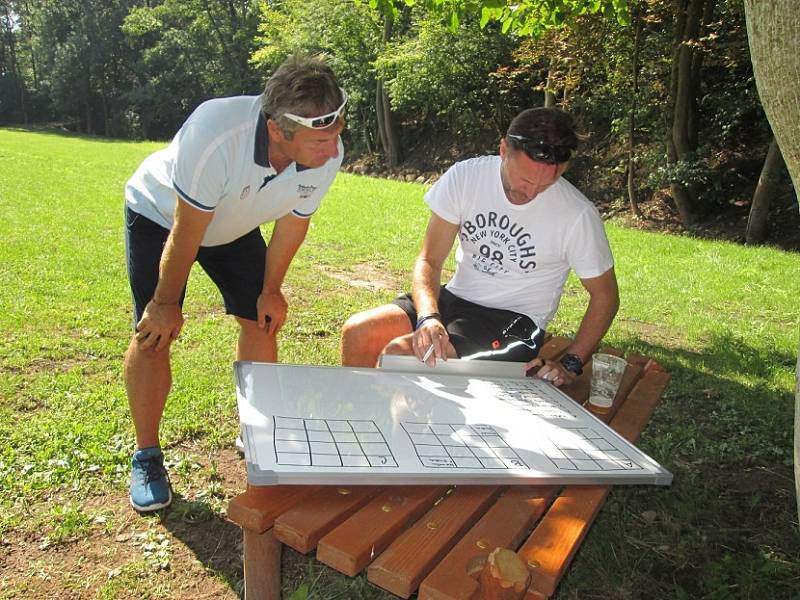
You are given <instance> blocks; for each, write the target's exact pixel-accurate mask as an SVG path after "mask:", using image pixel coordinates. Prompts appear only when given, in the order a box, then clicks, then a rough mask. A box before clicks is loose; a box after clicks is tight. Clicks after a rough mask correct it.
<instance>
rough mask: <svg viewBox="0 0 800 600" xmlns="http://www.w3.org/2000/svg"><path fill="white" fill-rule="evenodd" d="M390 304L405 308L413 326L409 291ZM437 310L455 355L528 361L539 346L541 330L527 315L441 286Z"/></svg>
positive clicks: (415, 320)
mask: <svg viewBox="0 0 800 600" xmlns="http://www.w3.org/2000/svg"><path fill="white" fill-rule="evenodd" d="M392 303H393V304H396V305H397V306H399V307H400V308H402V309H403V310H404V311H405V313H406V314H407V315H408V318H409V320H410V321H411V327H412V328H413V327H414V326H415V325H416V323H417V310H416V309H415V308H414V301H413V299H412V298H411V294H404V295H402V296H400V297H398V298H396V299H395V300H393V301H392ZM439 313H440V314H441V315H442V323H443V324H444V326H445V329H447V333H448V335H449V336H450V343H451V344H453V347H454V348H455V349H456V354H458V356H459V358H469V359H481V360H507V361H511V362H528V361H530V360H533V359H534V358H536V356H537V355H538V354H539V351H540V350H541V349H542V343H543V341H544V336H545V331H544V329H540V328H539V327H537V326H536V323H534V322H533V320H532V319H531V318H530V317H528V316H526V315H523V314H521V313H518V312H514V311H511V310H503V309H500V308H489V307H488V306H481V305H480V304H475V303H474V302H470V301H468V300H464V299H463V298H459V297H458V296H456V295H455V294H453V293H452V292H450V291H449V290H448V289H447V288H446V287H445V286H442V287H441V289H440V291H439Z"/></svg>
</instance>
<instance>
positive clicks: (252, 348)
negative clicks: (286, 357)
mask: <svg viewBox="0 0 800 600" xmlns="http://www.w3.org/2000/svg"><path fill="white" fill-rule="evenodd" d="M236 321H237V322H238V323H239V341H238V343H237V344H236V360H254V361H259V362H276V361H277V360H278V341H277V340H276V339H275V336H274V335H270V334H269V333H267V330H266V329H261V328H260V327H259V326H258V322H257V321H252V320H250V319H244V318H242V317H236Z"/></svg>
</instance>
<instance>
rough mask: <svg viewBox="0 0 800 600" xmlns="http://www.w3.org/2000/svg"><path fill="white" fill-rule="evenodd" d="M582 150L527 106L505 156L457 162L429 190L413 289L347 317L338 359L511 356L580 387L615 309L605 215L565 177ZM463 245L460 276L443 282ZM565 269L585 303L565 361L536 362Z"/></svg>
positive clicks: (558, 118) (562, 122)
mask: <svg viewBox="0 0 800 600" xmlns="http://www.w3.org/2000/svg"><path fill="white" fill-rule="evenodd" d="M577 145H578V137H577V135H576V133H575V128H574V124H573V121H572V118H571V117H570V116H569V115H568V114H566V113H565V112H563V111H561V110H559V109H555V108H535V109H528V110H525V111H523V112H522V113H520V114H519V115H517V117H515V118H514V120H513V121H512V122H511V125H510V126H509V129H508V133H507V134H506V136H505V137H504V138H503V139H502V140H501V141H500V156H483V157H480V158H473V159H470V160H465V161H462V162H459V163H456V164H455V165H453V166H452V167H451V168H450V169H449V170H448V171H447V172H446V173H445V174H444V175H443V176H442V178H441V179H440V180H439V181H437V182H436V184H435V185H434V186H433V187H432V188H431V189H430V190H429V191H428V192H427V194H426V195H425V201H426V202H427V204H428V205H429V206H430V208H431V211H432V214H431V217H430V221H429V222H428V228H427V231H426V233H425V238H424V240H423V242H422V249H421V250H420V253H419V255H418V257H417V260H416V264H415V267H414V273H413V276H412V293H411V294H407V295H405V296H401V297H400V298H398V299H396V300H395V301H394V302H393V303H392V304H387V305H384V306H380V307H378V308H374V309H372V310H368V311H365V312H362V313H358V314H356V315H353V316H352V317H350V319H348V321H347V322H346V323H345V325H344V328H343V330H342V364H343V365H346V366H360V367H374V366H375V365H376V362H377V359H378V357H379V356H380V355H381V354H406V355H415V356H416V357H417V358H418V359H419V360H422V361H425V362H426V363H427V364H429V365H431V366H433V365H434V364H435V362H436V360H437V359H442V360H446V359H447V357H460V358H462V359H464V358H468V359H485V360H509V361H515V362H526V363H528V365H527V368H528V369H534V368H535V369H537V371H536V375H537V376H539V377H543V378H545V379H547V380H550V381H552V382H553V383H554V384H555V385H559V386H560V385H565V384H568V383H571V382H572V381H574V379H575V376H576V375H578V374H580V373H581V369H582V366H583V363H584V362H585V361H587V360H588V359H589V357H590V355H591V353H592V351H593V350H594V349H595V348H596V347H597V345H598V344H599V342H600V340H601V339H602V337H603V336H604V335H605V333H606V331H608V328H609V326H610V325H611V322H612V321H613V319H614V316H615V315H616V312H617V309H618V307H619V294H618V291H617V281H616V277H615V275H614V260H613V258H612V256H611V250H610V248H609V244H608V239H607V238H606V234H605V231H604V229H603V223H602V221H601V219H600V215H599V213H598V211H597V209H596V208H595V207H594V205H592V203H591V202H589V200H587V199H586V197H585V196H584V195H583V194H582V193H581V192H580V191H578V190H577V189H576V188H575V187H574V186H573V185H572V184H570V183H569V182H568V181H566V180H565V179H563V178H562V177H561V176H562V174H563V173H564V171H565V170H566V169H567V165H568V163H569V160H570V158H571V157H572V155H573V153H574V152H575V149H576V148H577ZM456 239H458V243H459V245H458V249H457V252H456V272H455V275H454V276H453V278H452V279H451V280H450V281H449V282H448V283H447V285H446V286H441V285H440V283H441V275H442V266H443V264H444V261H445V260H446V258H447V256H448V255H449V253H450V251H451V249H452V247H453V243H454V241H455V240H456ZM570 270H574V271H575V273H576V275H577V276H578V278H579V279H580V281H581V283H582V284H583V287H584V288H585V289H586V291H587V292H588V293H589V303H588V306H587V308H586V312H585V313H584V316H583V319H582V321H581V324H580V326H579V328H578V332H577V334H576V335H575V338H574V340H573V341H572V343H571V344H570V346H569V348H567V350H566V352H565V354H564V355H563V357H562V358H561V359H560V360H559V361H544V360H542V359H539V358H537V355H538V353H539V350H540V349H541V345H542V341H543V338H544V335H545V330H546V329H547V326H548V324H549V323H550V321H551V320H552V318H553V316H554V315H555V312H556V309H557V308H558V304H559V301H560V299H561V293H562V290H563V287H564V283H565V281H566V279H567V276H568V275H569V272H570Z"/></svg>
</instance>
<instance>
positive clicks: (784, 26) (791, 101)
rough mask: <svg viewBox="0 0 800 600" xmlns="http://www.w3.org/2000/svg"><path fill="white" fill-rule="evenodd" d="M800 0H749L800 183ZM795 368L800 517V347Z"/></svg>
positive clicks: (774, 108) (760, 63) (766, 87)
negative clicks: (798, 4)
mask: <svg viewBox="0 0 800 600" xmlns="http://www.w3.org/2000/svg"><path fill="white" fill-rule="evenodd" d="M797 8H798V7H797V2H796V0H772V1H770V2H765V1H764V0H745V2H744V10H745V20H746V22H747V38H748V41H749V43H750V57H751V59H752V61H753V74H754V75H755V79H756V88H758V95H759V96H760V98H761V105H762V106H763V107H764V112H765V113H766V115H767V120H768V121H769V124H770V126H771V127H772V132H773V134H774V135H775V140H776V141H777V142H778V146H779V147H780V149H781V153H782V154H783V160H784V161H785V163H786V168H787V169H788V171H789V175H790V176H791V178H792V182H793V183H794V189H795V193H796V192H797V188H798V185H800V11H798V10H797ZM798 352H799V354H798V361H797V367H796V371H795V377H796V384H795V409H794V410H795V412H794V482H795V499H796V502H797V517H798V521H800V346H798Z"/></svg>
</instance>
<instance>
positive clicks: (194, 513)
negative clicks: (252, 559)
mask: <svg viewBox="0 0 800 600" xmlns="http://www.w3.org/2000/svg"><path fill="white" fill-rule="evenodd" d="M160 518H161V523H162V525H163V526H164V527H165V528H166V529H168V530H169V531H170V533H172V535H174V536H175V537H176V538H177V539H179V540H180V541H181V542H183V544H184V545H185V546H186V547H187V548H188V549H189V550H191V551H192V552H193V553H194V555H195V557H196V558H197V560H199V561H200V562H201V563H202V564H203V566H204V567H205V569H206V571H208V572H209V573H213V574H214V575H215V576H216V577H217V578H218V579H220V580H222V581H225V582H226V583H227V584H228V586H229V587H230V588H231V589H232V590H233V591H234V592H236V593H237V594H239V595H240V596H241V595H242V590H243V581H242V530H241V529H239V527H237V526H236V525H234V524H233V523H231V522H230V521H227V520H226V519H223V518H221V517H219V515H217V514H215V513H214V511H213V510H212V509H211V507H209V505H208V504H207V503H205V502H200V501H192V500H186V499H185V498H183V497H182V496H180V495H177V494H176V495H174V496H173V500H172V505H171V506H170V508H169V509H168V510H166V511H163V512H162V513H160Z"/></svg>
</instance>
